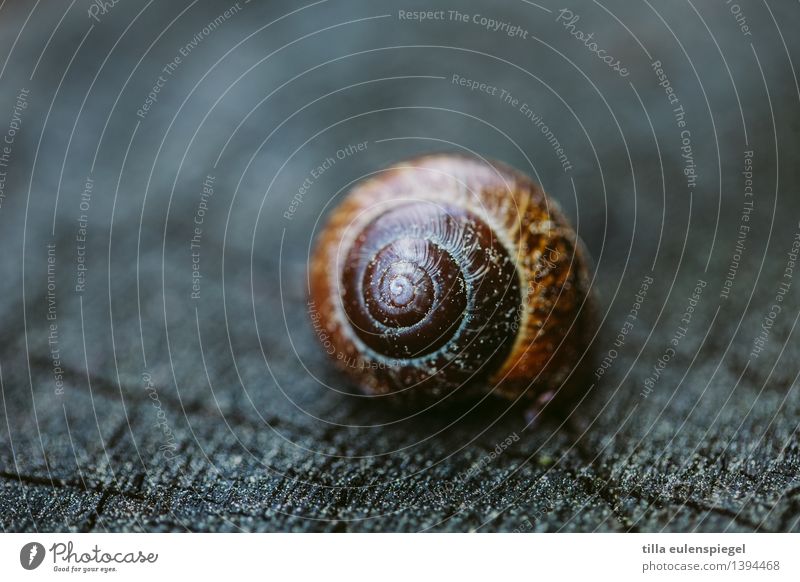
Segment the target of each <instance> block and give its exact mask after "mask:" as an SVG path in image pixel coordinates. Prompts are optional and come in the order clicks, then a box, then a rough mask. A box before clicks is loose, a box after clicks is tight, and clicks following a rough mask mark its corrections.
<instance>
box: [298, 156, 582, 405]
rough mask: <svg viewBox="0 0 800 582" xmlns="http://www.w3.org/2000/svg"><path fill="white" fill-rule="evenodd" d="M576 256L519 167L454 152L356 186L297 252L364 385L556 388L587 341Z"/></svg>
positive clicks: (344, 363)
mask: <svg viewBox="0 0 800 582" xmlns="http://www.w3.org/2000/svg"><path fill="white" fill-rule="evenodd" d="M589 292H590V285H589V278H588V271H587V268H586V257H585V252H584V251H583V248H582V245H581V243H580V241H579V240H578V239H577V236H576V234H575V232H574V231H573V230H572V228H571V227H570V226H569V225H568V223H567V222H566V220H565V219H564V217H563V216H562V215H561V212H560V211H559V210H558V208H557V207H556V206H555V205H554V203H553V202H552V201H550V200H548V199H547V198H546V197H545V195H544V193H543V192H542V190H541V189H540V188H539V187H538V186H537V185H536V184H535V183H534V182H533V181H531V180H530V179H529V178H528V177H527V176H525V175H523V174H521V173H519V172H517V171H515V170H513V169H511V168H509V167H508V166H505V165H503V164H499V163H497V162H491V163H488V162H485V161H483V160H479V159H476V158H471V157H465V156H457V155H433V156H427V157H422V158H417V159H413V160H409V161H407V162H403V163H399V164H396V165H395V166H393V167H391V168H389V169H387V170H385V171H383V172H379V173H378V174H377V175H376V176H375V177H373V178H370V179H367V180H365V181H363V182H361V183H360V184H358V185H357V186H356V187H355V188H353V190H352V191H351V192H350V193H349V194H348V195H347V197H346V199H345V200H344V201H343V202H342V203H341V205H340V206H339V207H338V208H337V209H336V210H335V211H334V212H333V213H332V215H331V217H330V219H329V222H328V224H327V225H326V227H325V228H324V230H323V231H322V233H321V234H320V237H319V240H318V243H317V247H316V250H315V252H314V256H313V258H312V262H311V303H312V305H313V306H314V309H315V310H316V311H318V312H319V313H320V314H321V324H322V325H323V326H324V328H325V330H326V332H327V334H328V335H329V337H330V338H331V341H332V343H333V346H334V347H335V351H334V354H333V356H334V358H335V360H336V361H337V362H338V363H339V366H340V367H341V368H342V369H343V370H345V371H346V372H348V373H349V374H350V375H351V377H353V378H354V379H355V381H356V384H357V385H358V386H359V387H361V389H362V390H363V391H365V392H366V393H368V394H390V393H391V394H398V393H400V394H404V395H407V396H414V397H418V396H426V397H430V396H439V395H444V394H449V393H452V392H454V391H458V392H459V393H461V394H470V393H474V392H475V391H479V390H492V391H494V392H496V393H498V394H501V395H504V396H506V397H509V398H516V397H518V396H522V395H524V396H526V397H535V396H536V395H537V394H541V393H542V392H543V391H546V390H553V389H558V388H559V385H560V384H561V383H563V382H564V380H566V378H567V377H568V376H569V375H570V372H571V371H572V369H573V368H574V364H575V363H576V362H577V361H579V360H580V359H581V356H582V353H583V351H584V350H585V347H586V345H587V343H588V337H587V336H588V329H589V320H590V317H589V312H590V311H591V310H590V309H589V299H590V297H589Z"/></svg>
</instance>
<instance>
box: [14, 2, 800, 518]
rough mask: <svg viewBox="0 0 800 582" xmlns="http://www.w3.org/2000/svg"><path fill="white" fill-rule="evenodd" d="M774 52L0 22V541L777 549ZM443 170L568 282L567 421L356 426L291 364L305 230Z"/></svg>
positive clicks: (792, 346)
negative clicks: (438, 533) (442, 541)
mask: <svg viewBox="0 0 800 582" xmlns="http://www.w3.org/2000/svg"><path fill="white" fill-rule="evenodd" d="M798 25H800V6H798V5H797V3H794V2H777V1H775V0H763V1H760V2H756V1H747V0H739V1H738V3H735V2H725V1H720V2H713V3H707V2H696V1H695V2H692V1H691V0H688V1H684V0H670V1H668V2H658V3H656V2H648V1H647V0H643V1H641V2H626V1H622V0H604V1H602V2H599V1H592V2H589V1H573V2H571V3H569V4H568V5H558V4H554V3H553V2H551V1H548V0H543V1H542V2H540V3H533V2H528V1H527V0H508V1H503V2H488V1H481V2H478V1H469V2H459V3H458V4H454V3H442V2H433V3H431V2H400V1H397V0H392V1H380V0H379V1H370V2H367V1H346V2H345V1H336V0H328V1H326V0H321V1H317V2H311V3H307V4H306V3H294V2H274V1H270V2H256V1H252V2H246V1H244V0H241V1H240V2H236V3H227V2H223V1H208V0H194V1H184V0H181V1H177V2H166V1H157V0H150V1H149V2H144V1H135V0H117V1H115V2H112V1H109V2H100V1H99V0H96V1H93V2H87V1H85V0H72V1H71V2H69V3H67V2H63V3H52V2H47V3H42V2H38V1H37V2H35V3H34V2H29V1H21V0H6V1H5V2H3V3H2V4H0V134H2V135H3V138H2V139H3V143H2V144H0V148H2V149H0V248H2V255H0V272H1V273H2V276H0V297H2V298H3V300H2V302H0V322H2V325H0V379H1V380H2V409H3V414H2V415H1V416H0V443H2V446H0V516H1V517H0V525H2V527H3V529H4V530H10V531H37V530H41V531H51V530H59V531H60V530H81V531H90V530H145V531H156V530H170V531H172V530H176V531H184V530H214V531H219V530H231V531H256V530H259V531H261V530H266V531H417V530H423V529H434V530H447V531H471V530H482V531H484V530H485V531H495V530H501V531H629V530H630V531H660V530H662V529H666V530H675V531H695V530H697V531H708V530H711V531H721V530H726V531H752V530H766V531H786V530H797V529H798V519H800V511H798V507H799V505H798V503H799V500H800V489H798V488H799V487H800V479H798V466H799V465H798V462H799V460H798V438H797V425H798V421H797V419H798V413H799V412H800V401H799V400H798V392H797V377H798V373H800V366H799V365H798V356H799V355H800V353H799V352H798V347H797V346H798V343H797V338H796V331H795V327H796V324H797V319H798V314H799V313H800V312H798V301H797V296H798V285H800V282H795V281H794V279H793V275H794V272H795V271H794V269H795V265H794V261H795V260H796V251H797V243H796V242H795V241H797V240H798V238H797V237H798V236H800V200H798V195H797V186H798V182H799V180H798V178H799V177H800V176H799V175H798V165H797V163H796V158H797V155H798V147H797V146H798V131H799V130H800V126H799V125H798V124H799V121H800V108H799V107H798V105H800V89H799V88H798V80H797V72H796V69H795V63H796V62H797V61H798V59H800V52H799V51H798V37H797V35H796V34H795V32H794V31H795V30H796V27H797V26H798ZM462 79H466V80H467V81H463V82H462V81H461V80H462ZM482 84H485V85H483V86H482ZM357 144H364V147H362V148H361V149H358V148H353V147H352V146H355V145H357ZM558 148H560V151H557V149H558ZM436 151H455V152H474V153H477V154H479V155H482V156H486V157H489V158H495V159H498V160H502V161H504V162H506V163H509V164H511V165H513V166H515V167H517V168H519V169H520V170H522V171H524V172H526V173H528V174H530V175H531V176H533V177H534V178H535V179H536V180H537V181H538V182H540V183H541V184H542V186H543V187H544V189H545V190H546V191H547V192H548V193H549V194H550V196H551V197H552V198H553V199H555V200H557V201H558V202H559V203H560V204H561V206H562V208H563V209H564V210H565V213H566V214H567V215H568V216H569V218H570V220H571V221H572V223H573V225H574V226H575V227H576V230H577V231H578V233H579V235H580V236H581V237H582V238H583V240H584V241H585V242H586V244H587V246H588V248H589V250H590V252H591V254H592V256H593V258H594V277H595V278H594V282H593V285H594V286H595V288H596V289H597V292H598V294H599V297H600V305H601V316H602V327H601V331H600V333H599V334H598V336H597V337H596V338H595V348H596V351H597V354H598V371H597V373H596V374H595V375H594V377H593V383H592V384H591V385H590V386H587V387H586V392H587V398H586V399H585V401H584V402H582V404H581V407H580V412H579V413H577V414H575V415H574V416H573V417H572V418H570V419H569V420H568V421H566V422H562V419H544V420H542V421H541V422H539V423H537V424H536V425H535V426H528V424H527V420H526V419H525V418H524V415H523V414H522V411H520V410H519V409H518V407H517V408H515V407H513V406H509V405H508V404H507V403H504V402H499V401H494V400H493V399H486V400H483V401H481V402H477V403H473V404H471V405H468V406H465V407H463V408H458V409H453V408H452V407H434V408H433V409H432V410H429V411H427V412H426V413H424V414H410V413H409V412H408V411H406V410H403V409H400V408H396V407H391V406H384V405H381V404H380V403H378V404H376V403H374V402H371V401H369V400H368V399H364V398H360V397H358V396H355V395H349V394H347V392H348V388H349V387H348V386H346V385H345V381H344V380H343V379H342V378H340V377H338V376H337V375H335V374H334V373H333V372H332V371H331V370H330V366H329V364H328V362H327V361H326V360H325V355H324V353H323V351H322V350H321V349H320V348H319V346H318V345H317V343H316V342H317V340H316V338H315V336H314V332H313V329H312V327H311V325H310V323H309V321H308V314H307V308H306V294H307V279H306V274H307V273H306V265H307V257H308V254H309V252H310V245H311V244H312V242H313V240H314V237H315V235H316V233H317V232H318V230H319V228H320V227H321V225H322V224H323V223H324V220H325V217H326V215H327V214H328V212H329V211H330V210H331V208H332V206H333V205H335V204H336V202H337V201H338V200H340V199H341V197H342V196H343V195H344V193H345V192H346V190H347V188H348V187H349V185H350V184H351V183H352V182H353V181H354V180H357V179H359V177H361V176H364V175H365V174H368V173H371V172H375V171H376V170H379V169H380V168H382V167H385V166H387V165H388V164H391V163H393V162H395V161H398V160H401V159H403V158H406V157H409V156H413V155H418V154H421V153H427V152H436ZM337 152H343V153H340V154H339V155H337ZM328 158H333V159H334V160H335V163H333V164H329V166H330V167H329V168H326V169H325V171H323V172H319V171H317V170H316V169H317V168H318V167H319V166H320V165H321V164H323V162H324V161H325V160H326V159H328ZM312 172H313V173H312ZM793 245H795V246H793ZM793 283H794V284H793ZM697 289H699V290H700V293H696V290H697ZM695 294H697V295H699V298H698V297H696V298H695V299H691V296H692V295H695ZM634 305H639V306H640V308H639V310H638V311H637V312H636V313H637V316H636V317H635V318H630V317H629V314H630V313H631V310H632V308H633V306H634ZM689 307H691V308H692V316H691V318H690V321H683V320H684V314H685V313H686V312H687V311H688V309H689ZM626 322H627V323H628V324H629V325H626ZM623 328H624V329H625V330H626V332H627V333H625V334H623V338H622V340H621V341H620V334H621V330H622V329H623ZM676 338H677V341H674V340H676ZM670 347H672V348H674V351H670V350H669V349H670ZM514 436H516V437H518V438H516V439H514V438H512V437H514ZM508 438H511V440H512V442H513V444H512V445H511V446H509V447H507V448H503V450H502V453H500V454H494V455H492V452H493V451H495V450H496V448H497V445H498V443H501V442H505V441H506V439H508Z"/></svg>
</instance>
